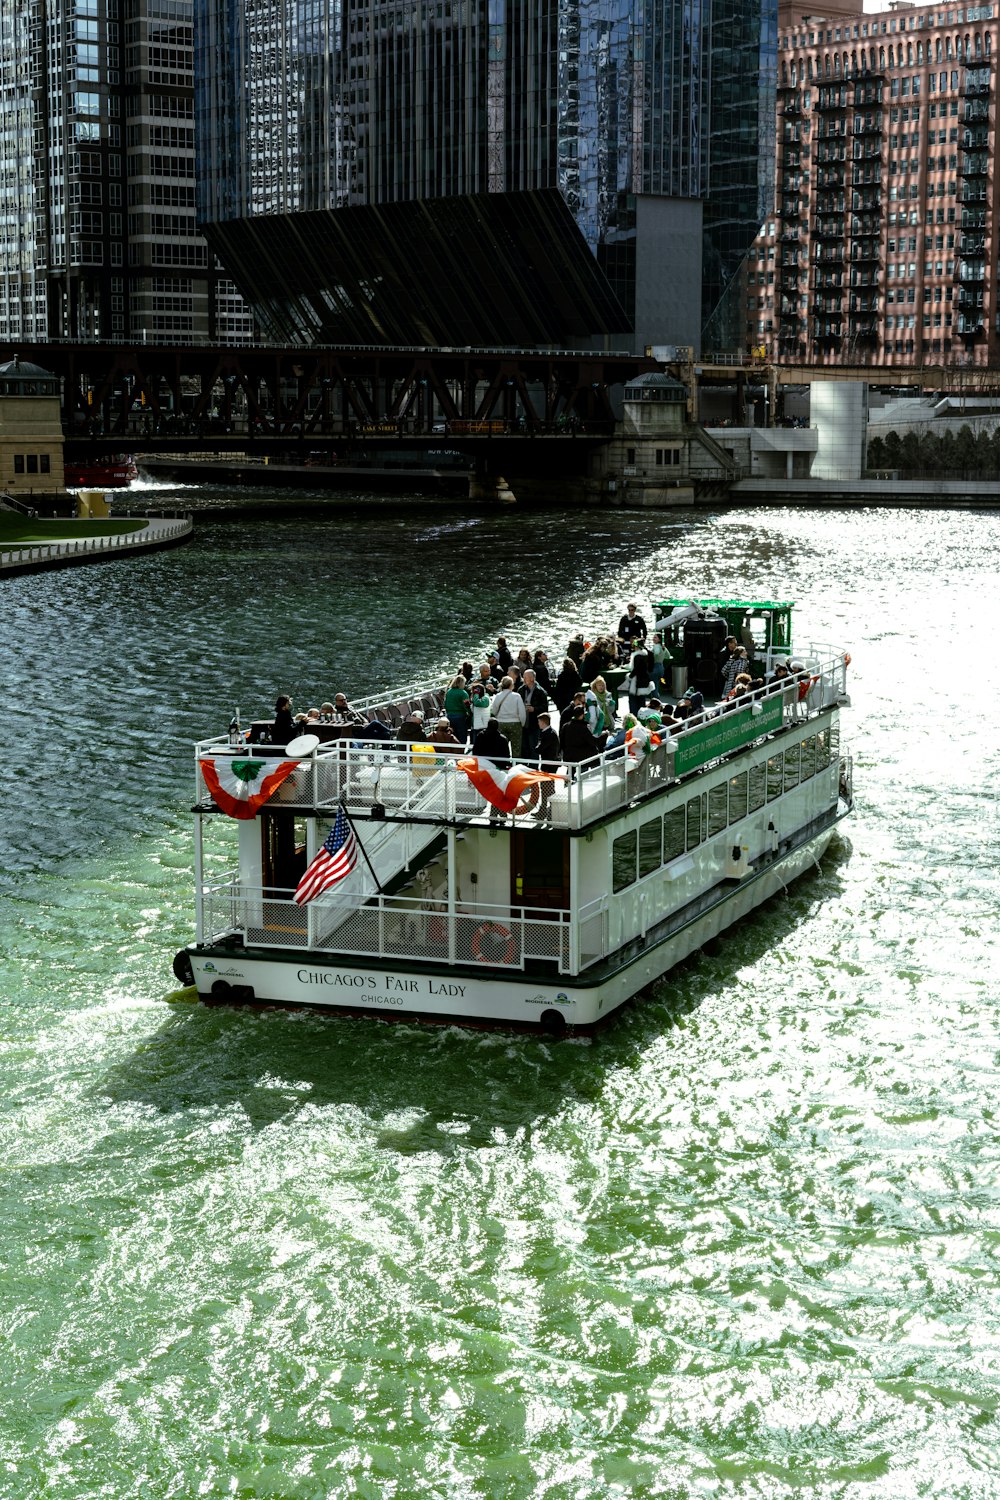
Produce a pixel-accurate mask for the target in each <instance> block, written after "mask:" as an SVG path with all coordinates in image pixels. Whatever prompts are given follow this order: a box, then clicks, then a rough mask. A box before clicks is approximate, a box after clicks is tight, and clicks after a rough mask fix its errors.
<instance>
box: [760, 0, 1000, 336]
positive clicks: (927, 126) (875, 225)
mask: <svg viewBox="0 0 1000 1500" xmlns="http://www.w3.org/2000/svg"><path fill="white" fill-rule="evenodd" d="M998 10H1000V7H998V6H997V4H995V3H992V4H984V5H958V6H954V5H953V6H951V7H950V8H947V7H941V6H938V5H922V6H903V5H897V6H894V7H893V8H892V9H891V10H889V11H888V12H886V13H884V14H864V13H862V12H861V11H860V9H859V10H858V11H857V12H856V13H855V14H854V15H853V16H845V15H844V14H843V13H842V12H841V13H839V14H838V15H836V16H831V17H830V19H828V20H824V19H822V18H821V17H819V16H817V15H810V16H801V17H796V16H794V15H792V16H790V17H789V19H788V22H787V24H786V25H784V26H783V27H782V29H781V34H780V38H779V76H778V139H777V146H776V184H777V186H776V194H775V201H774V207H773V212H772V213H771V214H770V215H769V216H768V221H767V223H766V225H765V226H764V230H763V232H762V234H761V235H760V237H759V239H758V241H757V243H756V245H755V247H754V251H753V253H752V257H751V259H750V260H749V262H748V271H747V277H746V282H747V285H746V314H745V338H746V344H747V345H748V346H749V347H758V348H761V347H762V348H765V349H767V350H768V351H769V352H770V353H771V354H772V355H773V356H774V357H776V358H778V359H782V360H793V361H796V360H798V361H804V362H808V363H811V364H870V365H885V366H891V365H920V364H939V363H940V364H956V363H957V364H966V365H968V364H971V365H987V364H995V363H996V361H997V358H998V357H1000V299H998V291H1000V264H998V262H1000V234H998V224H997V210H998V203H997V188H998V182H997V173H996V118H997V114H996V112H997V105H998V98H997V76H996V59H997V48H998V40H1000V20H998Z"/></svg>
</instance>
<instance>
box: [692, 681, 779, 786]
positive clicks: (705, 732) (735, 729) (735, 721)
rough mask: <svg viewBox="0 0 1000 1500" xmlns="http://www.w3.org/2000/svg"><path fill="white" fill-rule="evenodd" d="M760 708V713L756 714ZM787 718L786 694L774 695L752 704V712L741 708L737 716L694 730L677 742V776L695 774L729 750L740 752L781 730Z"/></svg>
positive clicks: (732, 715) (724, 715) (727, 716)
mask: <svg viewBox="0 0 1000 1500" xmlns="http://www.w3.org/2000/svg"><path fill="white" fill-rule="evenodd" d="M754 708H759V710H760V712H759V713H754ZM783 714H784V694H783V693H774V694H773V695H772V697H770V698H769V699H767V701H766V702H764V703H760V704H753V705H751V706H750V707H749V708H738V709H737V710H736V711H735V713H728V714H723V715H722V716H721V717H720V718H718V719H712V720H711V721H710V723H708V724H705V725H704V726H703V728H701V729H695V730H694V731H693V732H689V733H688V734H686V735H685V736H684V737H683V739H681V740H678V742H677V749H676V751H675V753H674V775H675V776H683V775H685V773H686V772H688V771H694V770H696V769H697V767H698V766H703V765H705V763H706V761H710V760H715V759H716V758H717V757H718V756H720V755H728V753H729V752H730V750H738V749H739V748H740V746H741V745H748V744H749V743H750V741H751V740H755V739H757V737H758V736H759V735H762V734H773V733H774V731H775V730H776V729H780V728H781V721H782V717H783Z"/></svg>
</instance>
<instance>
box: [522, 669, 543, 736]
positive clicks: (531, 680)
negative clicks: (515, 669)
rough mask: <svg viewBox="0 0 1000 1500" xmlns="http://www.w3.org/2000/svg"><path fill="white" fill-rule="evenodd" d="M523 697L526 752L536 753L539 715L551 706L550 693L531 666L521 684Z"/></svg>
mask: <svg viewBox="0 0 1000 1500" xmlns="http://www.w3.org/2000/svg"><path fill="white" fill-rule="evenodd" d="M521 698H522V699H523V701H524V712H525V715H526V717H525V721H524V739H523V742H522V743H523V745H524V753H525V755H534V754H535V751H536V750H537V749H538V735H539V729H538V715H539V714H543V713H544V712H545V710H546V709H547V708H548V706H549V695H548V693H547V692H546V691H545V689H544V688H543V687H541V686H540V684H539V682H538V679H537V678H536V676H535V674H534V672H533V671H532V669H531V668H530V667H528V669H527V670H526V672H525V674H524V682H523V683H522V685H521Z"/></svg>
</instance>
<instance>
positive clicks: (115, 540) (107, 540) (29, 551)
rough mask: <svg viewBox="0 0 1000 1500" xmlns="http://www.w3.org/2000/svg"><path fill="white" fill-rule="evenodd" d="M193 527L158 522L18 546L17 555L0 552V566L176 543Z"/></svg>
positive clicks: (187, 520)
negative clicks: (40, 543) (107, 532)
mask: <svg viewBox="0 0 1000 1500" xmlns="http://www.w3.org/2000/svg"><path fill="white" fill-rule="evenodd" d="M193 527H194V522H193V521H192V520H191V518H190V516H188V517H185V518H184V519H183V520H177V521H163V522H157V524H156V527H155V530H154V529H151V528H150V527H148V526H143V527H141V528H140V530H138V531H117V532H114V533H113V534H112V535H110V536H93V537H81V538H80V540H79V541H76V542H52V543H49V544H47V545H45V546H38V547H19V548H18V549H17V551H15V552H0V567H4V568H6V567H12V566H15V565H16V564H18V563H25V562H47V561H49V560H54V559H56V558H60V557H77V556H81V555H83V554H85V553H95V552H117V551H122V552H124V551H127V550H128V549H129V548H130V547H148V546H150V544H151V543H154V542H168V541H173V540H174V539H175V538H177V537H181V536H187V535H188V534H189V533H190V532H191V531H192V530H193Z"/></svg>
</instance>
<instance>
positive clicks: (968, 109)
mask: <svg viewBox="0 0 1000 1500" xmlns="http://www.w3.org/2000/svg"><path fill="white" fill-rule="evenodd" d="M989 117H990V104H989V100H988V99H970V100H968V101H967V103H966V106H965V110H964V112H963V115H962V118H963V119H964V120H965V123H966V124H967V125H976V124H978V123H979V121H980V120H988V119H989Z"/></svg>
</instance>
